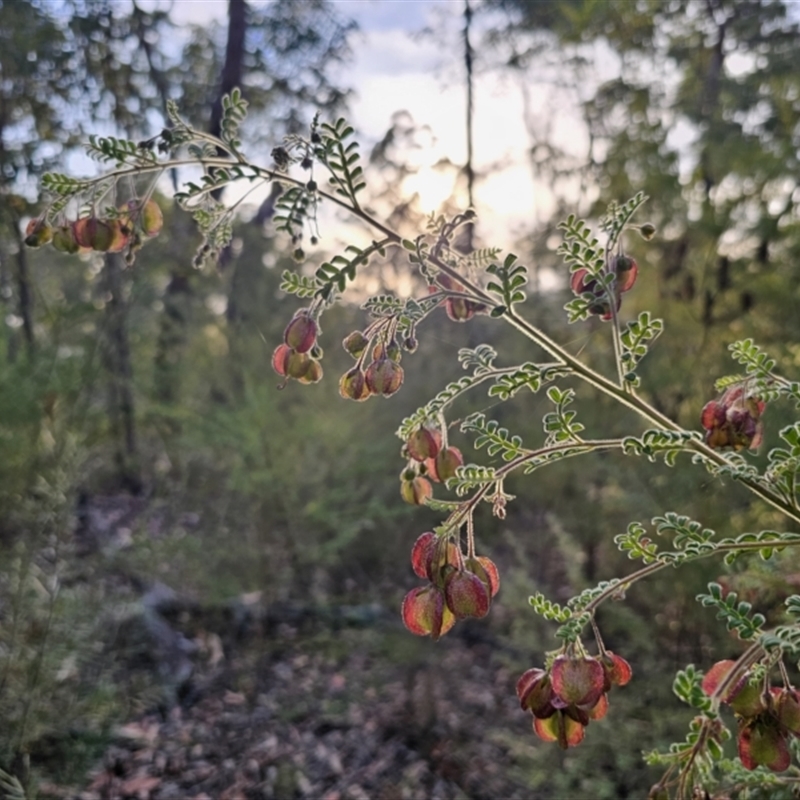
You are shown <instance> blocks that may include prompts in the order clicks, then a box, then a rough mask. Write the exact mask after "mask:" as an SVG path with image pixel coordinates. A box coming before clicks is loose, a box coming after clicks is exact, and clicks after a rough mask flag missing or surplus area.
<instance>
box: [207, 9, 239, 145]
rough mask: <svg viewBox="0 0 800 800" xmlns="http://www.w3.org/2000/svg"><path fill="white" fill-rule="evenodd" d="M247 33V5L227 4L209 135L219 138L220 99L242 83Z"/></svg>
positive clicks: (220, 120)
mask: <svg viewBox="0 0 800 800" xmlns="http://www.w3.org/2000/svg"><path fill="white" fill-rule="evenodd" d="M246 33H247V3H246V2H245V0H229V2H228V41H227V44H226V45H225V63H224V64H223V65H222V78H221V80H220V86H219V93H218V94H217V97H216V99H215V100H214V105H213V106H212V108H211V123H210V125H209V133H211V134H212V135H213V136H219V135H220V132H221V130H222V128H221V123H222V97H223V95H226V94H230V92H231V90H232V89H234V88H235V87H236V86H240V85H241V83H242V57H243V55H244V39H245V34H246Z"/></svg>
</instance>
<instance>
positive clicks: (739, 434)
mask: <svg viewBox="0 0 800 800" xmlns="http://www.w3.org/2000/svg"><path fill="white" fill-rule="evenodd" d="M765 406H766V404H765V403H764V401H763V400H761V399H759V398H757V397H750V396H748V394H747V392H746V391H745V387H744V386H741V385H738V386H730V387H729V388H728V389H726V390H725V391H724V392H723V393H722V396H721V397H719V398H718V399H717V400H711V401H709V402H708V403H706V404H705V406H704V407H703V411H702V414H701V415H700V424H701V425H702V426H703V428H704V429H705V432H706V435H705V440H706V444H707V445H709V447H713V448H714V449H715V450H721V449H724V448H727V447H732V448H733V449H734V450H743V449H744V448H747V447H749V448H750V449H751V450H756V449H757V448H758V446H759V445H760V444H761V442H762V440H763V439H764V423H763V422H762V420H761V415H762V414H763V413H764V408H765Z"/></svg>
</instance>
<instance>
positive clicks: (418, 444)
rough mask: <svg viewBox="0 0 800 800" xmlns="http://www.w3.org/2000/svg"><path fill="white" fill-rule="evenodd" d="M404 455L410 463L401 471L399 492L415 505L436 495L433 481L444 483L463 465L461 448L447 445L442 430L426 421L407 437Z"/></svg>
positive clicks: (422, 503)
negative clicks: (426, 423)
mask: <svg viewBox="0 0 800 800" xmlns="http://www.w3.org/2000/svg"><path fill="white" fill-rule="evenodd" d="M403 455H404V456H406V457H407V458H408V465H407V466H406V468H405V469H404V470H403V472H402V474H401V475H400V496H401V497H402V498H403V500H405V501H406V502H407V503H409V504H411V505H412V506H421V505H424V503H425V501H426V500H427V499H428V498H429V497H431V496H432V495H433V486H432V485H431V481H434V482H435V483H445V482H446V481H447V480H448V479H449V478H454V477H455V475H456V470H457V469H458V468H459V467H461V466H463V465H464V457H463V456H462V455H461V451H460V450H459V449H458V448H457V447H447V446H446V445H444V444H443V439H442V433H441V431H439V430H438V429H436V428H432V427H429V426H427V425H422V426H420V427H419V428H417V429H416V430H415V431H414V432H413V433H412V434H411V436H409V437H408V441H407V442H406V444H405V446H404V447H403Z"/></svg>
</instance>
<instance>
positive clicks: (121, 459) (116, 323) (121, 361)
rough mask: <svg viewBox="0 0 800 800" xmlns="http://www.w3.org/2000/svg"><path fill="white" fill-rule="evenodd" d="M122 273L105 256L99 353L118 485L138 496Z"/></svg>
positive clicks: (117, 260)
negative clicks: (102, 318)
mask: <svg viewBox="0 0 800 800" xmlns="http://www.w3.org/2000/svg"><path fill="white" fill-rule="evenodd" d="M124 269H125V260H124V258H123V257H122V256H121V255H119V254H117V253H107V254H106V256H105V266H104V267H103V273H102V277H101V281H100V287H101V291H102V292H103V293H104V294H105V298H106V304H105V318H104V330H103V347H102V352H103V361H104V363H105V368H106V370H107V371H108V375H109V380H108V414H109V424H110V428H111V438H112V441H113V445H114V459H115V461H116V463H117V470H118V474H119V479H120V483H121V484H122V486H123V488H125V489H127V490H128V491H130V492H132V493H133V494H139V493H140V492H141V490H142V479H141V475H140V472H139V464H138V457H137V456H138V447H137V438H136V417H135V414H134V398H133V367H132V364H131V352H130V342H129V340H128V326H127V316H128V303H127V301H126V298H125V288H124V281H123V273H124Z"/></svg>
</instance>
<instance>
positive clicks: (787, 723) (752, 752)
mask: <svg viewBox="0 0 800 800" xmlns="http://www.w3.org/2000/svg"><path fill="white" fill-rule="evenodd" d="M735 663H736V662H734V661H731V660H725V661H718V662H717V663H716V664H714V666H713V667H711V669H710V670H709V671H708V672H707V673H706V674H705V676H704V677H703V683H702V688H703V691H704V692H705V693H706V694H707V695H709V696H711V695H713V694H714V693H715V692H716V691H717V690H718V689H719V688H720V687H721V685H722V683H723V681H727V680H728V679H729V676H730V673H731V670H732V669H733V667H734V666H735ZM722 688H723V689H724V688H725V687H722ZM721 701H722V702H723V703H724V704H726V705H728V706H730V707H731V709H732V710H733V712H734V713H735V714H736V719H737V722H738V734H737V736H736V744H737V747H738V750H739V758H740V760H741V762H742V764H743V765H744V767H745V768H746V769H755V768H756V767H758V766H761V765H763V766H765V767H766V768H767V769H769V770H772V771H773V772H783V771H784V770H785V769H787V768H788V767H789V765H790V763H791V754H790V752H789V741H790V740H791V739H792V738H794V737H798V736H800V693H798V692H797V690H796V689H793V688H790V687H784V688H782V689H780V688H778V687H777V686H768V685H767V682H766V680H765V677H764V676H762V677H756V676H755V675H754V673H753V672H752V671H748V672H745V673H744V674H743V675H742V676H741V677H740V678H739V679H738V680H737V681H735V682H734V683H733V685H732V686H731V687H730V688H729V689H727V691H724V694H723V696H722V698H721Z"/></svg>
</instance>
